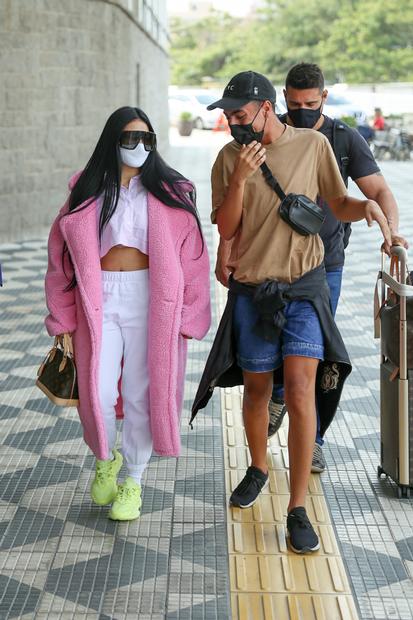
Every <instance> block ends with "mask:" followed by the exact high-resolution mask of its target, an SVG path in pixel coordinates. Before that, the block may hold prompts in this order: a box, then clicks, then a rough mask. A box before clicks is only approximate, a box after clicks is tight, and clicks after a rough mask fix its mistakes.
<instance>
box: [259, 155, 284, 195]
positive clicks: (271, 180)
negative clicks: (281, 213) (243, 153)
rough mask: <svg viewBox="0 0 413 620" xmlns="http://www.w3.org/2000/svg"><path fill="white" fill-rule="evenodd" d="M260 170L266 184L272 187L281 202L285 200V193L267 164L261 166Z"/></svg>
mask: <svg viewBox="0 0 413 620" xmlns="http://www.w3.org/2000/svg"><path fill="white" fill-rule="evenodd" d="M260 168H261V172H262V174H263V176H264V179H265V181H266V183H267V184H268V185H269V186H270V187H271V189H273V190H274V192H275V193H276V194H277V196H278V198H279V199H280V200H281V201H282V200H284V198H285V193H284V191H283V189H282V187H281V185H280V184H279V183H278V181H277V179H276V178H275V176H274V175H273V173H272V172H271V170H270V169H269V168H268V166H267V164H266V163H265V162H264V163H263V164H261V166H260Z"/></svg>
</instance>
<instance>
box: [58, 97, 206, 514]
mask: <svg viewBox="0 0 413 620" xmlns="http://www.w3.org/2000/svg"><path fill="white" fill-rule="evenodd" d="M69 189H70V194H69V197H68V199H67V201H66V204H65V205H64V206H63V208H62V209H61V211H60V213H59V215H58V217H57V219H56V220H55V222H54V224H53V226H52V229H51V232H50V237H49V264H48V270H47V274H46V301H47V306H48V309H49V313H50V314H49V315H48V317H47V318H46V327H47V330H48V333H49V334H50V335H51V336H55V335H57V334H63V333H70V334H72V336H73V344H74V351H75V360H76V366H77V374H78V385H79V402H80V405H79V408H78V411H79V416H80V420H81V423H82V426H83V433H84V439H85V441H86V443H87V444H88V446H89V447H90V449H91V450H92V451H93V453H94V454H95V456H96V475H95V478H94V480H93V483H92V487H91V495H92V499H93V500H94V502H95V503H97V504H99V505H106V504H111V503H112V507H111V510H110V512H109V517H110V518H111V519H116V520H129V519H135V518H137V517H139V515H140V506H141V486H140V481H141V476H142V474H143V471H144V469H145V467H146V465H147V463H148V461H149V459H150V456H151V453H152V450H154V451H155V452H156V453H157V454H159V455H163V456H178V455H179V453H180V437H179V422H180V414H181V409H182V402H183V387H184V374H185V362H186V351H187V339H188V338H198V339H201V338H203V337H204V336H205V334H206V333H207V331H208V329H209V325H210V297H209V261H208V254H207V248H206V244H205V242H204V239H203V236H202V232H201V225H200V221H199V217H198V213H197V210H196V206H195V189H194V186H193V185H192V183H191V182H190V181H188V180H187V179H185V178H184V177H183V176H182V175H181V174H179V173H178V172H177V171H175V170H173V169H172V168H170V167H169V166H168V165H167V164H166V163H165V162H164V161H163V159H162V158H161V156H160V155H159V154H158V152H157V149H156V135H155V133H154V130H153V127H152V125H151V123H150V121H149V118H148V117H147V116H146V114H145V113H144V112H143V111H142V110H140V109H139V108H131V107H124V108H120V109H118V110H116V111H115V112H114V113H113V114H112V115H111V116H110V117H109V119H108V121H107V122H106V125H105V127H104V129H103V132H102V135H101V136H100V138H99V141H98V143H97V145H96V148H95V150H94V151H93V154H92V156H91V158H90V160H89V162H88V163H87V165H86V167H85V169H84V170H83V172H81V173H79V174H77V175H75V177H73V178H72V179H71V181H70V184H69ZM116 412H117V413H118V416H122V414H123V418H124V420H123V431H122V452H123V457H122V455H121V454H120V453H119V452H118V451H117V450H116V448H115V444H116ZM123 458H124V459H125V461H126V468H127V473H128V475H127V478H126V479H125V481H124V483H123V484H119V485H118V484H117V475H118V473H119V470H120V468H121V466H122V461H123Z"/></svg>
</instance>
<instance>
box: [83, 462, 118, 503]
mask: <svg viewBox="0 0 413 620" xmlns="http://www.w3.org/2000/svg"><path fill="white" fill-rule="evenodd" d="M112 453H113V456H114V459H113V460H112V461H99V460H98V459H96V474H95V479H94V480H93V482H92V486H91V489H90V494H91V496H92V499H93V501H94V502H95V504H97V505H98V506H106V504H111V503H112V502H113V500H114V499H115V497H116V494H117V492H118V485H117V482H116V478H117V475H118V473H119V470H120V468H121V467H122V463H123V458H122V455H121V453H120V452H118V451H117V450H112Z"/></svg>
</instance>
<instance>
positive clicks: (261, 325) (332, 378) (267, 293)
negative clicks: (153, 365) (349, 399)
mask: <svg viewBox="0 0 413 620" xmlns="http://www.w3.org/2000/svg"><path fill="white" fill-rule="evenodd" d="M237 295H250V296H252V298H253V299H252V301H253V303H254V305H255V306H256V308H257V310H258V314H259V318H258V321H257V323H256V325H255V326H254V331H255V333H256V334H258V335H259V336H260V337H261V338H263V339H264V340H268V341H270V342H277V341H278V339H279V338H280V335H281V332H282V329H283V327H284V325H285V322H286V319H285V316H284V312H283V310H284V308H285V305H286V304H287V303H289V302H290V301H297V300H307V301H310V302H311V303H312V304H313V306H314V309H315V311H316V312H317V316H318V318H319V321H320V325H321V329H322V332H323V337H324V361H322V362H320V364H319V366H318V370H317V379H316V403H317V410H318V413H319V416H320V431H321V435H324V433H325V432H326V430H327V428H328V427H329V425H330V424H331V421H332V419H333V417H334V415H335V413H336V410H337V407H338V404H339V401H340V396H341V392H342V389H343V386H344V381H345V380H346V378H347V377H348V375H349V374H350V372H351V363H350V359H349V357H348V354H347V351H346V347H345V345H344V342H343V340H342V338H341V335H340V332H339V330H338V328H337V325H336V323H335V321H334V318H333V315H332V312H331V307H330V293H329V288H328V284H327V280H326V275H325V269H324V266H323V265H321V266H320V267H317V268H316V269H313V270H312V271H310V272H308V273H306V274H305V275H304V276H302V277H301V278H300V279H299V280H296V281H295V282H292V283H291V284H289V283H284V282H276V281H273V280H269V281H266V282H263V283H262V284H260V285H258V286H254V285H248V284H243V283H241V282H237V281H236V280H233V279H231V280H230V288H229V292H228V299H227V304H226V306H225V310H224V313H223V315H222V318H221V321H220V324H219V326H218V330H217V333H216V336H215V339H214V343H213V345H212V349H211V351H210V354H209V356H208V359H207V362H206V365H205V369H204V372H203V375H202V377H201V381H200V384H199V387H198V391H197V393H196V396H195V400H194V404H193V406H192V417H191V422H192V421H193V419H194V418H195V416H196V414H197V412H198V410H199V409H202V408H203V407H205V406H206V405H207V403H208V401H209V399H210V398H211V396H212V392H213V390H214V387H215V386H218V387H233V386H235V385H242V384H243V375H242V370H241V368H240V367H239V366H238V364H237V359H236V345H235V341H234V337H233V331H232V315H233V308H234V303H235V299H236V296H237ZM274 382H275V383H282V382H283V379H282V366H281V367H280V368H278V369H276V370H275V371H274Z"/></svg>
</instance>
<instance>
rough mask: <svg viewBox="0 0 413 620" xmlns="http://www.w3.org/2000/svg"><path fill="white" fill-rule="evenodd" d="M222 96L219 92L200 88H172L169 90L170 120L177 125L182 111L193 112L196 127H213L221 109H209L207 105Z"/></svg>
mask: <svg viewBox="0 0 413 620" xmlns="http://www.w3.org/2000/svg"><path fill="white" fill-rule="evenodd" d="M220 97H221V94H220V93H219V92H215V91H211V90H207V89H199V90H190V89H171V90H170V91H169V98H168V103H169V122H170V123H171V125H177V123H178V119H179V117H180V114H181V113H182V112H190V113H191V114H192V119H193V125H194V127H195V128H196V129H213V128H214V126H215V123H216V122H217V120H218V118H219V116H220V114H221V110H207V109H206V107H207V105H209V104H210V103H212V102H213V101H216V100H217V99H219V98H220Z"/></svg>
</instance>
